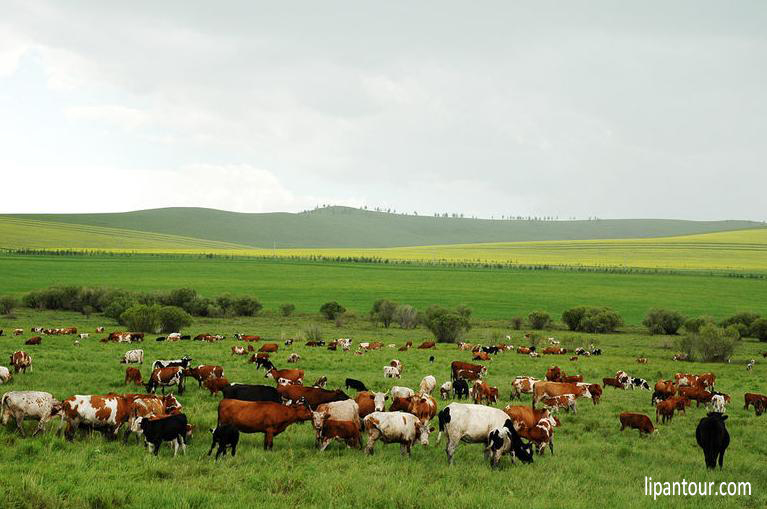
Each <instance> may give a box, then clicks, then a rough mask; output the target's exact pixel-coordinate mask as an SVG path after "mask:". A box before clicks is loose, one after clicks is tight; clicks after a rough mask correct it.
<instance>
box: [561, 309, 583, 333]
mask: <svg viewBox="0 0 767 509" xmlns="http://www.w3.org/2000/svg"><path fill="white" fill-rule="evenodd" d="M585 315H586V307H585V306H578V307H574V308H570V309H568V310H566V311H565V312H564V313H562V321H563V322H564V323H565V324H566V325H567V328H568V329H570V330H572V331H577V330H579V327H580V325H581V320H583V317H584V316H585Z"/></svg>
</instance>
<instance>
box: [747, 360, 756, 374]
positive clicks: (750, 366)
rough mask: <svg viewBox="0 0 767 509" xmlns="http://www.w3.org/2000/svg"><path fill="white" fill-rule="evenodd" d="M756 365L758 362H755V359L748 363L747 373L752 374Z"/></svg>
mask: <svg viewBox="0 0 767 509" xmlns="http://www.w3.org/2000/svg"><path fill="white" fill-rule="evenodd" d="M754 364H756V360H754V359H751V360H750V361H749V362H748V364H746V371H748V372H749V373H750V372H751V370H752V369H754Z"/></svg>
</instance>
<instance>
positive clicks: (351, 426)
mask: <svg viewBox="0 0 767 509" xmlns="http://www.w3.org/2000/svg"><path fill="white" fill-rule="evenodd" d="M320 433H321V436H322V440H321V443H320V451H324V450H325V449H326V448H327V447H328V445H329V444H330V442H332V441H333V439H338V440H341V441H343V442H346V446H347V447H354V448H358V449H361V448H362V437H361V436H360V426H359V423H355V422H352V421H340V420H335V419H324V420H323V422H322V428H321V432H320Z"/></svg>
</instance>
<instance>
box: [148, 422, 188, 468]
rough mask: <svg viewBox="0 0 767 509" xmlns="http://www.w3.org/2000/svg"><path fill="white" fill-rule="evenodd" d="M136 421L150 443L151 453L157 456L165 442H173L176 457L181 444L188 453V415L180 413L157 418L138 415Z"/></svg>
mask: <svg viewBox="0 0 767 509" xmlns="http://www.w3.org/2000/svg"><path fill="white" fill-rule="evenodd" d="M136 422H137V425H138V426H139V427H140V428H141V431H142V433H143V434H144V439H145V440H146V441H147V443H148V444H149V452H150V453H154V455H155V456H157V454H158V453H159V452H160V446H161V445H162V443H163V442H172V443H173V457H174V458H175V457H176V453H178V448H179V446H180V447H181V451H182V452H183V453H184V454H185V455H186V440H185V438H186V433H187V420H186V415H184V414H181V413H178V414H173V415H165V416H160V417H155V418H150V417H138V418H137V419H136Z"/></svg>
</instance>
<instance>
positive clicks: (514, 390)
mask: <svg viewBox="0 0 767 509" xmlns="http://www.w3.org/2000/svg"><path fill="white" fill-rule="evenodd" d="M538 381H539V380H538V379H537V378H533V377H531V376H518V377H516V378H514V381H512V382H511V398H509V399H514V398H518V399H520V400H521V399H522V394H532V393H533V384H534V383H535V382H538Z"/></svg>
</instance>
